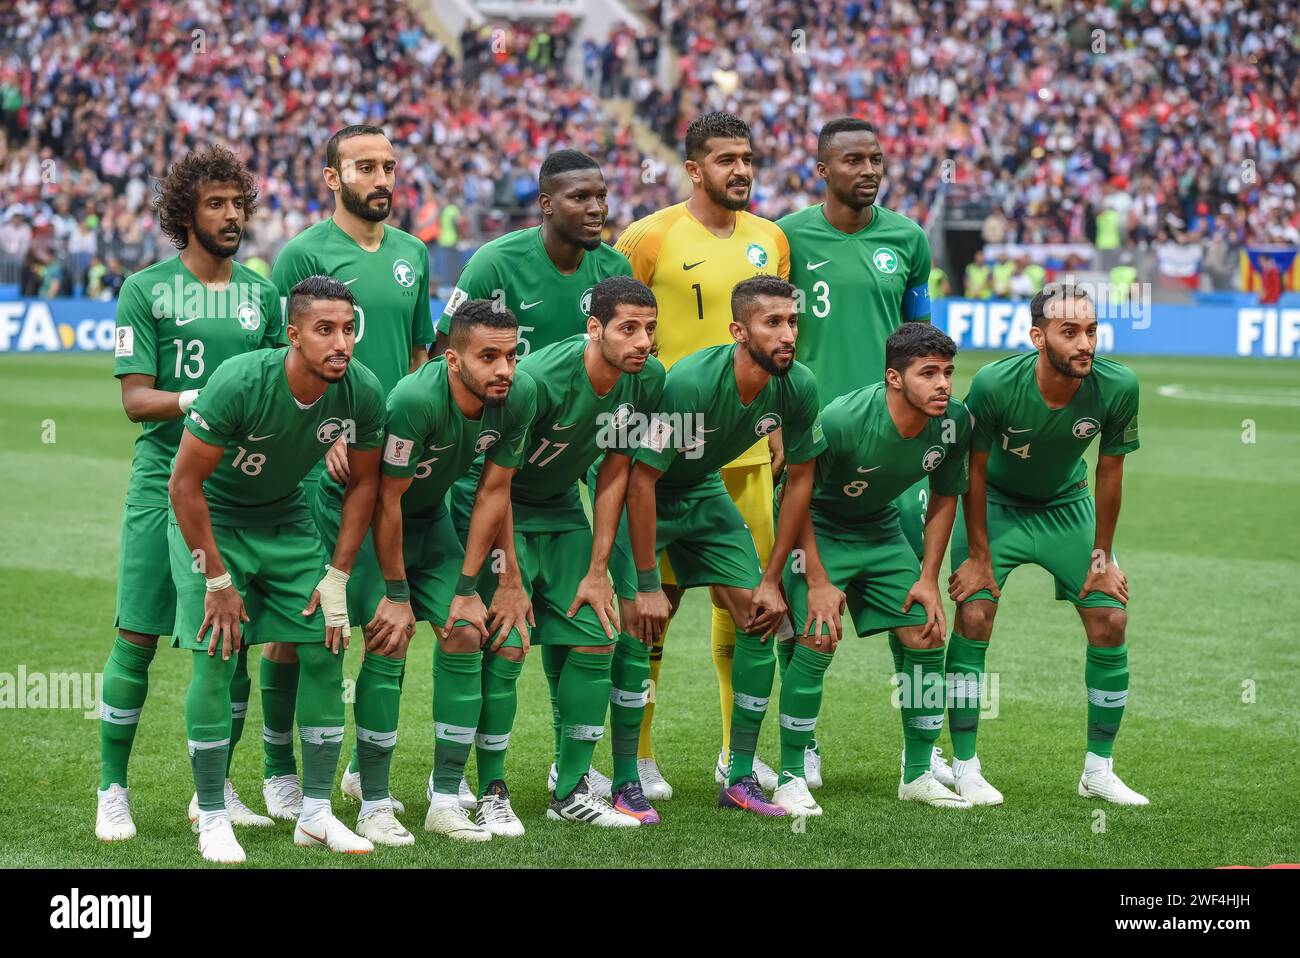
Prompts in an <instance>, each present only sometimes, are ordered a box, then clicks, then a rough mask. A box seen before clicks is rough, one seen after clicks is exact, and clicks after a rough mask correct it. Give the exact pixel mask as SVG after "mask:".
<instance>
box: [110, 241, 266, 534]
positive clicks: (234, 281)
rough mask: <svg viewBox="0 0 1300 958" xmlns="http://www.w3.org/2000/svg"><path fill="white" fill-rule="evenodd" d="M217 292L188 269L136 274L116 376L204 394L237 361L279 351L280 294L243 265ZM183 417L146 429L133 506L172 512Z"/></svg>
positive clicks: (175, 261)
mask: <svg viewBox="0 0 1300 958" xmlns="http://www.w3.org/2000/svg"><path fill="white" fill-rule="evenodd" d="M232 266H233V270H232V272H231V275H230V282H229V283H228V284H227V285H226V287H225V288H224V289H220V290H209V289H208V287H207V286H205V285H204V284H203V283H201V282H200V281H199V280H198V279H197V278H196V277H195V276H194V274H193V273H191V272H190V271H189V269H188V268H187V267H186V266H185V264H184V263H182V262H181V258H180V257H179V256H173V257H172V258H171V259H165V260H163V261H161V262H159V263H155V264H154V265H152V266H149V267H146V268H145V269H142V270H140V271H139V272H138V273H132V274H131V275H130V276H128V277H127V279H126V282H125V283H123V284H122V290H121V292H120V293H119V295H118V298H117V332H116V340H115V344H116V345H115V348H114V352H113V375H114V376H126V375H129V374H131V373H143V374H145V375H147V376H152V377H153V384H154V388H155V389H162V390H165V391H166V392H184V391H185V390H187V389H201V388H203V387H204V386H205V385H206V384H207V382H208V379H209V377H210V376H211V375H212V374H213V372H214V371H215V370H216V368H217V367H218V366H220V365H221V364H222V363H223V362H224V361H225V360H227V359H229V358H230V357H231V356H238V355H239V354H241V353H246V352H248V351H250V350H253V349H261V348H262V347H264V346H274V345H275V344H276V342H277V341H278V338H279V333H280V297H279V295H278V294H277V293H276V291H275V287H274V286H273V285H271V283H269V282H267V280H265V279H263V278H262V277H261V276H259V275H257V274H256V273H254V272H253V271H252V270H251V269H249V268H248V267H246V266H244V265H243V264H242V263H232ZM182 428H183V427H182V426H181V418H180V417H179V416H178V417H177V418H175V419H162V420H158V421H156V422H146V423H141V429H140V435H139V437H138V438H137V439H136V441H135V452H134V455H133V456H132V457H131V480H130V482H129V483H128V485H127V488H126V502H127V505H132V506H151V507H155V508H160V509H165V508H167V478H168V477H169V476H170V475H171V462H172V459H173V458H174V457H175V455H176V448H177V447H178V446H179V445H180V442H181V430H182Z"/></svg>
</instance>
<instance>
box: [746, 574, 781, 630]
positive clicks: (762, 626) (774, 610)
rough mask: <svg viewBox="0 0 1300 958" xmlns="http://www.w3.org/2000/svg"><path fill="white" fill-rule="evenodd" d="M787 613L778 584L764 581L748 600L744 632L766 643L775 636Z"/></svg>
mask: <svg viewBox="0 0 1300 958" xmlns="http://www.w3.org/2000/svg"><path fill="white" fill-rule="evenodd" d="M789 611H790V609H789V607H787V606H786V603H785V596H784V595H782V594H781V585H780V583H779V582H769V581H768V580H767V579H764V580H763V581H762V582H760V583H759V584H758V588H757V589H755V590H754V595H753V598H751V599H750V600H749V614H748V615H747V616H746V619H747V624H746V625H745V631H746V632H749V633H751V634H752V635H757V636H759V638H760V639H761V640H762V641H763V642H766V641H767V640H768V639H770V638H771V637H772V636H773V635H775V634H776V630H777V629H779V628H780V627H781V621H782V620H783V619H784V618H785V616H786V613H787V612H789Z"/></svg>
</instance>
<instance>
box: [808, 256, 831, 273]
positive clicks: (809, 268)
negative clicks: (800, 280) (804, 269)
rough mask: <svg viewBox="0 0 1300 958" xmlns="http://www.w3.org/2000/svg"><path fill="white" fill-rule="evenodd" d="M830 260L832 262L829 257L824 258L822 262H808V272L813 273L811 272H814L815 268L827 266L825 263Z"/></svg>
mask: <svg viewBox="0 0 1300 958" xmlns="http://www.w3.org/2000/svg"><path fill="white" fill-rule="evenodd" d="M829 262H830V260H828V259H824V260H822V261H821V262H820V263H809V264H808V272H810V273H811V272H812V271H813V270H815V269H820V268H821V267H823V266H825V265H826V264H827V263H829Z"/></svg>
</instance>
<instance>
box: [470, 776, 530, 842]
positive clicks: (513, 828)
mask: <svg viewBox="0 0 1300 958" xmlns="http://www.w3.org/2000/svg"><path fill="white" fill-rule="evenodd" d="M474 820H475V821H476V822H478V824H479V825H481V826H482V827H483V828H486V829H487V830H488V831H489V832H491V833H492V834H493V835H496V836H498V837H500V838H518V837H519V836H520V835H522V834H523V833H524V823H523V822H521V821H520V820H519V816H518V815H516V814H515V810H514V809H513V808H511V807H510V790H509V789H507V788H506V783H505V782H501V781H497V782H493V783H492V784H491V785H489V786H488V787H487V791H486V792H484V793H483V799H482V801H480V802H479V803H478V812H476V813H475V815H474Z"/></svg>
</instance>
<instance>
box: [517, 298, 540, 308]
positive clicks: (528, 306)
mask: <svg viewBox="0 0 1300 958" xmlns="http://www.w3.org/2000/svg"><path fill="white" fill-rule="evenodd" d="M543 302H545V300H541V299H539V300H538V301H537V302H536V303H525V302H524V301H523V300H520V301H519V308H520V309H532V308H533V307H534V306H537V305H539V304H541V303H543Z"/></svg>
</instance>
